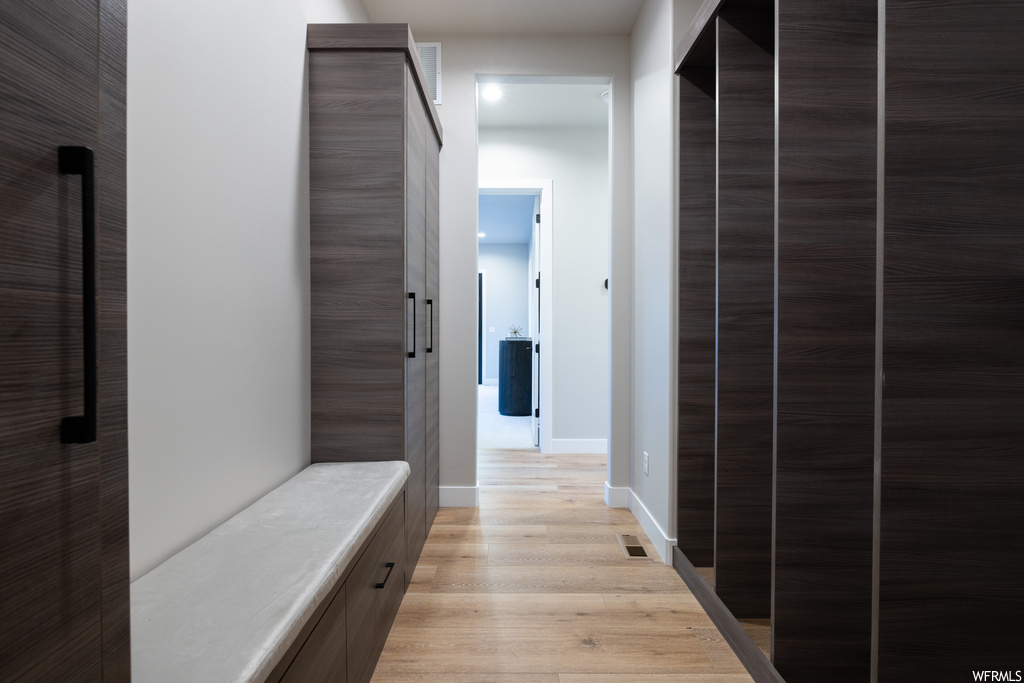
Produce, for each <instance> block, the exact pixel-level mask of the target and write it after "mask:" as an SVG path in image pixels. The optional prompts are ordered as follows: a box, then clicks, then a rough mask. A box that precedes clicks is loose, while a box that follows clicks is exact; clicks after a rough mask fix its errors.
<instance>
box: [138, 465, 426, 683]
mask: <svg viewBox="0 0 1024 683" xmlns="http://www.w3.org/2000/svg"><path fill="white" fill-rule="evenodd" d="M408 477H409V465H408V464H407V463H405V462H401V461H392V462H372V463H319V464H315V465H311V466H310V467H308V468H306V469H305V470H303V471H302V472H301V473H299V474H298V475H296V476H295V477H293V478H292V479H290V480H289V481H287V482H285V483H284V484H282V485H281V486H280V487H278V488H276V489H274V490H273V491H271V492H270V493H268V494H267V495H266V496H264V497H263V498H261V499H260V500H258V501H256V502H255V503H253V504H252V505H251V506H250V507H248V508H246V509H245V510H243V511H242V512H240V513H238V514H237V515H235V516H234V517H232V518H231V519H229V520H228V521H227V522H225V523H224V524H222V525H220V526H219V527H217V528H216V529H214V530H213V531H211V532H210V533H209V534H207V535H206V536H204V537H203V538H201V539H199V540H198V541H196V542H195V543H193V544H192V545H190V546H188V547H187V548H185V549H184V550H182V551H181V552H179V553H177V554H176V555H174V556H173V557H171V558H169V559H168V560H167V561H165V562H164V563H162V564H161V565H159V566H158V567H156V568H155V569H153V570H152V571H150V572H149V573H147V574H146V575H144V576H142V577H140V578H138V579H136V580H135V581H134V582H132V585H131V636H132V641H131V642H132V679H133V680H134V681H136V683H155V682H160V683H163V682H165V681H166V682H170V681H182V682H188V683H204V682H209V683H229V682H230V681H245V682H250V681H253V682H257V681H258V682H263V681H278V680H310V679H312V678H315V677H323V678H324V679H325V680H326V679H327V678H328V677H329V679H330V680H345V677H344V676H343V675H341V674H343V673H344V670H345V669H346V668H347V669H348V671H349V672H350V673H349V675H348V680H349V681H350V683H354V680H356V679H364V678H368V676H367V675H366V674H365V670H366V667H367V664H366V663H365V662H361V661H357V662H354V661H353V655H355V656H358V657H360V658H365V657H366V656H367V655H368V654H370V653H366V652H358V653H352V654H349V655H348V657H347V659H348V664H347V665H346V648H345V646H344V643H336V642H334V641H336V640H338V639H339V638H341V637H343V636H344V634H345V632H346V630H345V623H346V621H347V622H348V624H349V628H348V633H349V634H350V637H353V636H358V635H359V633H360V632H363V629H364V627H366V624H363V623H362V622H364V621H365V620H367V619H370V620H377V621H380V620H382V619H383V620H384V621H386V623H379V624H374V625H371V630H372V628H375V629H376V631H378V632H379V631H380V630H381V627H383V630H384V638H385V639H386V635H387V629H389V628H390V626H391V622H392V620H393V619H394V614H393V613H392V614H390V615H388V614H373V612H379V611H391V612H393V611H397V606H398V603H400V602H401V598H402V595H404V592H405V587H406V563H405V512H404V490H405V482H406V480H407V479H408ZM399 524H400V527H401V528H400V529H399ZM395 536H400V539H396V538H394V537H395ZM378 537H379V538H378ZM399 548H400V550H398V549H399ZM385 555H389V556H394V557H385ZM398 555H400V556H401V557H397V556H398ZM382 558H383V559H384V560H388V559H390V562H391V563H393V566H390V567H389V566H386V563H385V562H382ZM360 564H361V565H365V567H364V568H362V569H359V570H358V571H357V572H356V574H352V572H353V569H356V568H357V565H360ZM378 565H383V566H378ZM410 571H411V568H410ZM392 574H394V575H392ZM350 575H352V579H353V581H352V582H350V583H353V585H352V586H349V587H347V598H348V602H349V603H350V604H358V605H360V612H367V611H369V612H371V613H370V614H364V613H358V614H347V615H346V611H345V602H346V600H345V598H346V586H345V581H346V579H348V578H349V576H350ZM357 576H358V577H359V578H358V580H357V579H356V577H357ZM368 577H374V578H368ZM382 582H383V583H384V584H387V590H386V591H381V590H378V589H380V588H383V587H384V586H383V585H382ZM355 584H358V585H355ZM371 584H372V585H371ZM396 590H397V591H398V592H397V602H396V600H395V595H396V593H395V591H396ZM359 591H362V594H361V595H362V596H363V597H360V594H359ZM366 591H370V592H369V593H367V592H366ZM374 591H376V592H374ZM385 593H387V596H386V597H378V595H380V596H383V595H384V594H385ZM339 595H340V596H341V598H340V599H337V598H336V596H339ZM366 596H368V597H366ZM368 600H369V601H370V602H367V601H368ZM373 601H376V602H373ZM378 603H379V609H377V608H373V609H367V605H370V606H371V607H373V606H374V605H378ZM385 603H386V604H385ZM339 610H340V611H339ZM325 615H326V616H325ZM339 619H340V621H339ZM353 620H354V622H353ZM319 622H323V623H324V626H322V627H319V631H320V634H319V636H317V634H314V633H313V631H314V628H317V624H318V623H319ZM328 622H330V623H328ZM339 624H340V626H339ZM339 628H340V631H339ZM339 633H340V634H341V636H339V635H338V634H339ZM311 634H312V636H315V637H311ZM325 638H326V639H327V640H325ZM376 640H377V641H380V642H379V643H378V642H376V641H375V642H374V643H373V645H374V646H375V647H378V646H379V647H383V641H382V640H381V639H380V637H379V636H378V637H377V639H376ZM325 643H328V645H327V648H326V649H329V650H330V652H326V653H325V652H320V650H324V649H325V645H324V644H325ZM338 647H340V653H339V652H338V651H337V648H338ZM368 647H369V646H366V645H364V644H362V643H359V644H358V649H359V650H366V649H368ZM349 648H350V649H351V644H350V645H349ZM379 654H380V652H379V649H377V652H376V653H372V662H370V663H369V664H368V666H369V671H370V673H372V671H373V666H374V665H375V664H376V660H377V657H378V656H379ZM325 657H326V659H325ZM339 657H340V664H339ZM310 666H312V667H313V668H312V669H310V668H309V667H310ZM339 667H340V671H341V674H339V672H338V671H337V670H338V669H339ZM353 667H355V670H356V673H355V675H353V674H352V671H353ZM289 669H292V671H291V672H289ZM300 670H302V671H306V673H301V672H300ZM309 671H317V672H319V673H317V674H316V675H315V676H314V674H311V673H309Z"/></svg>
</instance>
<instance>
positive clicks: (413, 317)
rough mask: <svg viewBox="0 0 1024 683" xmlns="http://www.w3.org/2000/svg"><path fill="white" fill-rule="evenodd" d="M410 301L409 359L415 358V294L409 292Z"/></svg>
mask: <svg viewBox="0 0 1024 683" xmlns="http://www.w3.org/2000/svg"><path fill="white" fill-rule="evenodd" d="M409 298H410V299H411V300H412V351H409V352H408V354H409V358H415V357H416V292H409Z"/></svg>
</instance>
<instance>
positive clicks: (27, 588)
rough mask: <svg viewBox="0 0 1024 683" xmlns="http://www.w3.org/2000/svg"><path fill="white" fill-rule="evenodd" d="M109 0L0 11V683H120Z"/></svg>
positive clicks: (121, 125) (121, 461) (121, 337)
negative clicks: (0, 71)
mask: <svg viewBox="0 0 1024 683" xmlns="http://www.w3.org/2000/svg"><path fill="white" fill-rule="evenodd" d="M125 22H126V10H125V4H124V2H119V1H117V0H93V1H92V2H71V1H70V0H53V1H52V2H45V3H36V2H25V1H5V2H2V3H0V26H2V27H3V29H2V38H0V64H3V70H2V76H0V101H2V102H3V103H4V104H3V107H2V108H0V680H4V681H14V680H19V681H20V680H31V681H70V680H75V681H86V680H87V681H127V680H129V678H130V676H131V666H130V652H131V648H130V646H129V633H130V629H129V624H128V621H129V585H128V577H129V570H128V431H127V429H128V428H127V355H126V308H125V303H126V299H125V244H126V242H125V144H126V142H125V141H126V137H125V58H126V49H125V37H126V31H125V26H126V23H125Z"/></svg>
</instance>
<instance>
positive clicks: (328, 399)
mask: <svg viewBox="0 0 1024 683" xmlns="http://www.w3.org/2000/svg"><path fill="white" fill-rule="evenodd" d="M309 62H310V66H309V80H310V86H309V97H310V103H309V109H310V113H309V118H310V153H309V156H310V161H309V163H310V283H311V286H310V299H311V321H310V324H311V340H312V341H311V344H312V359H311V363H312V406H311V408H312V460H313V462H323V461H331V460H394V459H399V458H401V457H402V453H403V449H404V433H403V428H404V412H405V400H404V393H403V387H402V382H403V376H404V374H403V373H404V363H405V348H404V346H403V330H404V320H405V305H406V304H405V282H404V277H405V252H404V237H405V236H404V231H403V226H404V223H405V207H404V189H403V186H404V181H405V177H404V143H403V140H404V96H403V93H404V87H405V84H404V78H405V76H404V73H405V70H404V66H403V65H404V57H402V55H401V54H393V55H392V54H375V53H359V52H330V51H322V52H311V53H310V57H309Z"/></svg>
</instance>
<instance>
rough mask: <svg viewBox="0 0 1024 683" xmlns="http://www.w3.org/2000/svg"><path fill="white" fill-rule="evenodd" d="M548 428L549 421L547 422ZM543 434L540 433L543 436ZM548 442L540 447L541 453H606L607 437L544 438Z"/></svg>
mask: <svg viewBox="0 0 1024 683" xmlns="http://www.w3.org/2000/svg"><path fill="white" fill-rule="evenodd" d="M546 424H548V428H549V429H550V424H551V423H550V422H547V423H546ZM543 436H544V434H543V432H542V433H541V437H542V438H543ZM544 441H547V442H548V447H547V448H541V451H540V452H541V453H556V454H557V453H601V454H607V453H608V439H552V438H550V437H548V438H546V439H544Z"/></svg>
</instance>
